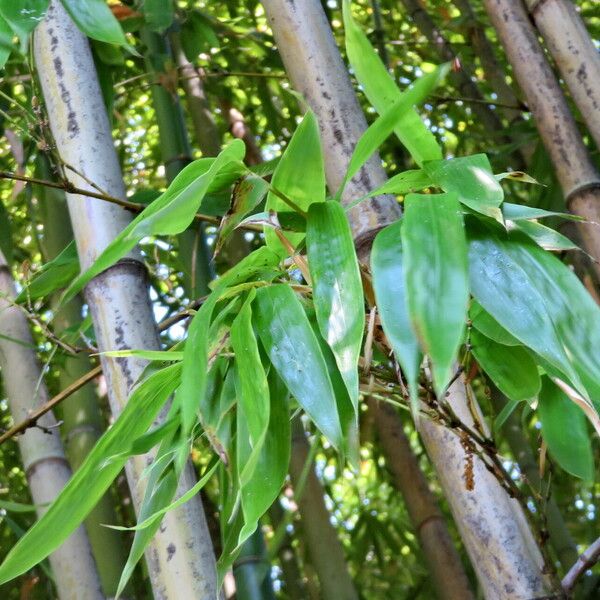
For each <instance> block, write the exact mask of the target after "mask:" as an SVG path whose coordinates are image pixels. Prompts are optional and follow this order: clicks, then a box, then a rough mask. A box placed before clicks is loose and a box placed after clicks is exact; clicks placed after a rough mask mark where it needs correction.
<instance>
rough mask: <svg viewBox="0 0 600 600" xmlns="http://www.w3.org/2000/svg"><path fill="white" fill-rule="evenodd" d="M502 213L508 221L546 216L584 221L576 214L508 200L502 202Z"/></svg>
mask: <svg viewBox="0 0 600 600" xmlns="http://www.w3.org/2000/svg"><path fill="white" fill-rule="evenodd" d="M502 213H503V214H504V218H505V219H506V220H510V221H523V220H531V219H544V218H546V217H560V218H561V219H569V220H571V221H585V219H584V218H582V217H579V216H578V215H571V214H569V213H562V212H554V211H550V210H544V209H543V208H535V207H533V206H523V205H522V204H510V203H509V202H504V204H502Z"/></svg>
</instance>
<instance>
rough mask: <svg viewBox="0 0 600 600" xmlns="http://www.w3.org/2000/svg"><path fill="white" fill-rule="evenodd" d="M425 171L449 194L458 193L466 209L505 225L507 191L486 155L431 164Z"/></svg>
mask: <svg viewBox="0 0 600 600" xmlns="http://www.w3.org/2000/svg"><path fill="white" fill-rule="evenodd" d="M423 170H424V171H425V172H426V173H427V174H428V175H429V177H430V178H431V180H432V181H433V182H434V183H435V184H436V185H438V186H439V187H441V188H442V189H443V190H444V191H445V192H454V193H456V194H457V196H458V199H459V200H460V202H462V203H463V204H464V205H465V206H468V207H469V208H471V209H473V210H474V211H476V212H479V213H481V214H484V215H486V216H488V217H492V218H493V219H496V220H497V221H500V222H502V212H501V211H500V208H499V207H500V205H501V204H502V201H503V199H504V191H503V190H502V187H501V186H500V184H499V183H498V181H497V180H496V178H495V177H494V174H493V171H492V166H491V165H490V161H489V159H488V157H487V156H486V155H485V154H473V155H472V156H462V157H459V158H452V159H449V160H434V161H428V162H426V163H425V164H424V165H423Z"/></svg>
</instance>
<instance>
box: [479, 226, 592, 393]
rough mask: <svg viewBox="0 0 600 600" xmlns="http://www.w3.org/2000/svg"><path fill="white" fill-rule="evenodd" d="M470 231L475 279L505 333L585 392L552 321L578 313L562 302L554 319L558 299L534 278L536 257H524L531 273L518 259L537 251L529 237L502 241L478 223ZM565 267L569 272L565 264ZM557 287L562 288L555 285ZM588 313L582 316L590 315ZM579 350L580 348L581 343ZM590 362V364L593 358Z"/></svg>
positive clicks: (483, 300)
mask: <svg viewBox="0 0 600 600" xmlns="http://www.w3.org/2000/svg"><path fill="white" fill-rule="evenodd" d="M469 230H470V234H469V278H470V282H471V290H472V293H473V295H474V296H475V298H476V299H477V301H478V302H479V303H480V304H481V306H483V308H484V309H485V310H486V311H487V312H488V313H489V314H490V315H491V316H492V317H493V318H494V319H495V320H496V321H497V322H498V323H499V324H500V325H501V326H502V327H503V328H504V329H506V330H507V331H508V332H509V333H511V334H512V335H513V336H514V337H516V338H517V339H518V340H519V341H520V342H521V343H522V344H524V345H525V346H526V347H527V348H530V349H531V350H532V351H533V352H535V353H536V354H538V355H539V356H540V357H541V358H542V359H544V360H545V361H547V362H548V363H550V364H551V365H553V366H554V367H555V368H557V369H558V370H559V371H560V372H561V373H564V374H565V375H566V377H567V378H568V379H570V380H571V381H572V382H573V384H574V385H575V387H577V388H579V389H581V388H582V385H581V381H580V379H579V376H578V375H577V373H576V371H575V369H574V368H573V365H572V364H571V361H570V360H569V358H568V356H567V354H566V353H565V349H564V346H563V340H561V339H560V337H559V333H558V331H557V328H556V325H555V323H554V321H553V318H552V314H554V317H555V318H558V317H559V312H560V311H561V310H566V312H565V318H568V320H571V313H572V308H571V307H569V305H568V304H566V305H565V304H563V302H562V301H560V303H559V304H558V306H556V308H554V309H553V310H552V314H551V312H550V311H549V309H548V306H547V304H546V300H555V299H551V298H549V297H548V294H547V293H546V292H542V290H541V289H540V288H539V287H538V285H536V281H535V280H534V279H533V278H532V274H533V273H535V272H536V270H537V269H538V268H539V265H538V263H537V261H536V260H534V259H533V257H531V256H529V258H527V255H524V256H521V259H522V260H524V261H525V263H526V266H527V271H526V270H525V269H524V268H523V266H522V265H521V264H520V263H519V261H517V260H516V258H515V255H518V254H519V252H518V251H519V250H520V249H521V248H522V247H523V246H526V247H527V250H526V251H527V254H529V252H531V250H532V248H537V246H535V244H533V242H530V241H529V240H527V239H526V238H525V239H523V238H521V239H519V240H515V239H514V238H510V239H501V238H499V237H498V236H496V234H495V233H493V232H491V231H490V230H484V229H482V228H481V227H480V226H475V223H472V226H471V227H470V228H469ZM539 251H540V253H542V254H541V255H539V256H542V257H545V256H548V257H550V258H553V257H551V255H549V254H548V253H547V252H545V251H543V250H542V249H541V248H539ZM558 262H559V264H561V263H560V261H558ZM561 266H562V267H563V268H564V269H565V270H568V269H566V267H564V265H562V264H561ZM555 270H556V271H557V274H562V269H560V268H558V267H556V269H555ZM555 276H556V274H555ZM551 287H552V288H555V287H556V286H555V285H554V284H552V285H551ZM552 293H553V292H552ZM561 294H562V292H561ZM586 294H587V292H586ZM571 303H572V304H575V301H574V300H573V299H571ZM554 304H557V303H556V302H554ZM587 308H589V305H588V307H586V309H587ZM586 309H584V310H583V311H582V312H587V310H586ZM596 310H597V307H596ZM591 314H592V313H590V316H591ZM596 314H597V313H596ZM590 326H592V324H591V323H590ZM593 328H594V329H596V330H597V329H598V325H593ZM590 333H591V332H589V331H588V332H586V333H585V339H588V340H590V337H591V336H590ZM592 335H593V334H592ZM596 339H600V338H596ZM590 341H591V340H590ZM578 345H579V343H577V344H575V346H578ZM585 360H586V362H588V361H589V360H590V359H589V358H586V359H585ZM592 360H593V359H592ZM598 381H600V379H598Z"/></svg>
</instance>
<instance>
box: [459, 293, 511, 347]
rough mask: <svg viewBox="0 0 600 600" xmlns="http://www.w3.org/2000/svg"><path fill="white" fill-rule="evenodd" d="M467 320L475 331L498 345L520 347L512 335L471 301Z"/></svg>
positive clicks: (476, 303) (475, 302) (479, 305)
mask: <svg viewBox="0 0 600 600" xmlns="http://www.w3.org/2000/svg"><path fill="white" fill-rule="evenodd" d="M469 318H470V319H471V324H472V325H473V327H475V329H478V330H479V331H480V332H481V333H483V335H485V336H486V337H488V338H490V339H491V340H493V341H494V342H496V343H498V344H502V345H504V346H520V345H521V342H519V340H518V339H517V338H516V337H515V336H514V335H512V334H510V333H509V332H508V331H506V329H504V327H502V325H500V323H498V321H496V319H494V317H492V315H490V313H489V312H487V310H485V309H484V308H483V306H481V304H479V302H477V300H472V301H471V308H470V309H469Z"/></svg>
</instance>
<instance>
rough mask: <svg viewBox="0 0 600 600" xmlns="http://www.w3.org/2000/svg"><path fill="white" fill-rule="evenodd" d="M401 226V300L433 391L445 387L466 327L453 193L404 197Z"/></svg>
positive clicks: (460, 229) (460, 232)
mask: <svg viewBox="0 0 600 600" xmlns="http://www.w3.org/2000/svg"><path fill="white" fill-rule="evenodd" d="M405 206H406V211H405V215H404V220H403V224H402V230H401V235H402V246H403V248H404V275H405V281H406V297H407V300H408V312H409V314H410V318H411V323H412V326H413V330H414V332H415V333H416V335H417V339H418V340H419V343H420V345H421V348H422V349H423V351H424V352H426V353H427V354H428V355H429V356H430V358H431V362H432V374H433V381H434V384H435V389H436V392H437V393H438V394H440V395H441V394H442V392H443V391H444V388H445V386H446V385H447V384H448V382H449V381H450V377H451V371H452V365H453V363H454V361H455V360H456V355H457V352H458V348H459V346H460V344H461V342H462V339H463V334H464V330H465V325H466V316H467V315H466V313H467V303H468V299H469V281H468V266H467V244H466V239H465V233H464V226H463V219H462V215H461V212H460V204H459V202H458V197H457V195H456V194H454V193H447V194H435V195H420V194H409V195H408V196H407V197H406V200H405Z"/></svg>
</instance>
